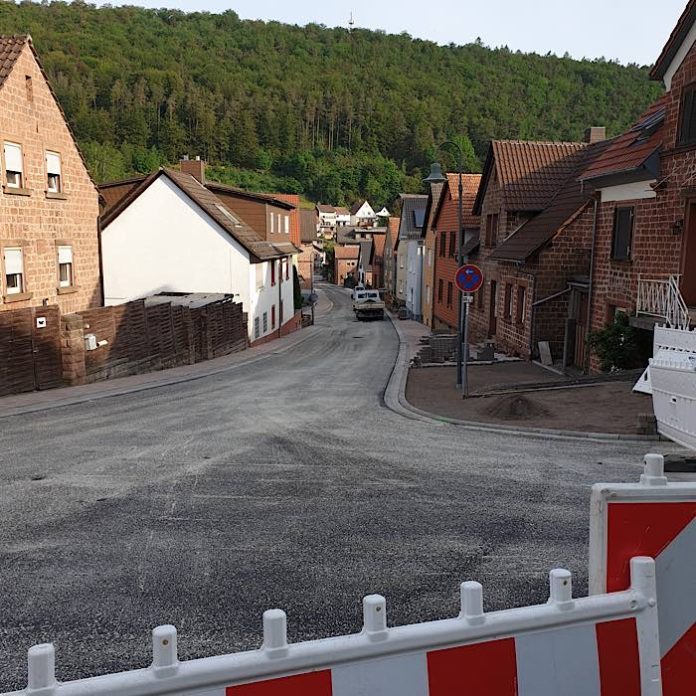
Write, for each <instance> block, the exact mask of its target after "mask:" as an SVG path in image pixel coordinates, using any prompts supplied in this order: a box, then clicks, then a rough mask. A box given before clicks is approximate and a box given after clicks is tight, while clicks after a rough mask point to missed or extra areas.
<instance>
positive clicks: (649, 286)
mask: <svg viewBox="0 0 696 696" xmlns="http://www.w3.org/2000/svg"><path fill="white" fill-rule="evenodd" d="M680 278H681V276H679V275H670V276H664V277H662V278H646V277H644V276H638V297H637V299H636V315H647V316H653V317H660V318H662V319H664V320H665V321H666V322H667V324H668V326H670V327H671V328H674V329H688V328H689V321H690V317H689V308H688V307H687V305H686V302H685V301H684V298H683V297H682V294H681V291H680V290H679V279H680Z"/></svg>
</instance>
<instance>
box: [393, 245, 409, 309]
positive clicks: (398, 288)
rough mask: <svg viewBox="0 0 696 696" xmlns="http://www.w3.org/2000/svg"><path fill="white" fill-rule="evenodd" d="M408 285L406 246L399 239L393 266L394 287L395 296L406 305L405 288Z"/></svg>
mask: <svg viewBox="0 0 696 696" xmlns="http://www.w3.org/2000/svg"><path fill="white" fill-rule="evenodd" d="M407 283H408V244H407V243H406V240H404V239H401V240H400V241H399V246H398V248H397V251H396V259H395V264H394V287H395V294H396V296H397V297H398V298H399V300H401V302H403V303H404V304H405V303H406V287H407Z"/></svg>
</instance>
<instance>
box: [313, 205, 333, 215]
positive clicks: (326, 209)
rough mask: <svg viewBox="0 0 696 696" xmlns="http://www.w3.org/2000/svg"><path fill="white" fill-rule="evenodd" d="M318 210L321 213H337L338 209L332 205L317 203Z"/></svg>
mask: <svg viewBox="0 0 696 696" xmlns="http://www.w3.org/2000/svg"><path fill="white" fill-rule="evenodd" d="M317 210H318V211H319V212H320V213H329V214H330V213H335V212H336V208H334V207H333V206H332V205H323V204H322V203H317Z"/></svg>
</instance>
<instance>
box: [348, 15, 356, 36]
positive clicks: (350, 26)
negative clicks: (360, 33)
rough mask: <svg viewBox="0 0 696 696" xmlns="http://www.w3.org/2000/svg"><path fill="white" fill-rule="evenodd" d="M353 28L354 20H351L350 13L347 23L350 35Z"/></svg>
mask: <svg viewBox="0 0 696 696" xmlns="http://www.w3.org/2000/svg"><path fill="white" fill-rule="evenodd" d="M354 26H355V20H354V19H353V13H352V12H351V13H350V22H348V31H349V32H350V33H351V34H352V33H353V27H354Z"/></svg>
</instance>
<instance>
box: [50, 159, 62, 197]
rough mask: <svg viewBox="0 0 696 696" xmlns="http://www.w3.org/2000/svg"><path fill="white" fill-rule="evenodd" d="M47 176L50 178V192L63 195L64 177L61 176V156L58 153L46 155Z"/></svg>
mask: <svg viewBox="0 0 696 696" xmlns="http://www.w3.org/2000/svg"><path fill="white" fill-rule="evenodd" d="M46 174H47V176H48V181H47V185H48V188H47V190H48V192H49V193H61V192H62V190H63V177H62V175H61V166H60V155H59V154H58V153H57V152H47V153H46Z"/></svg>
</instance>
